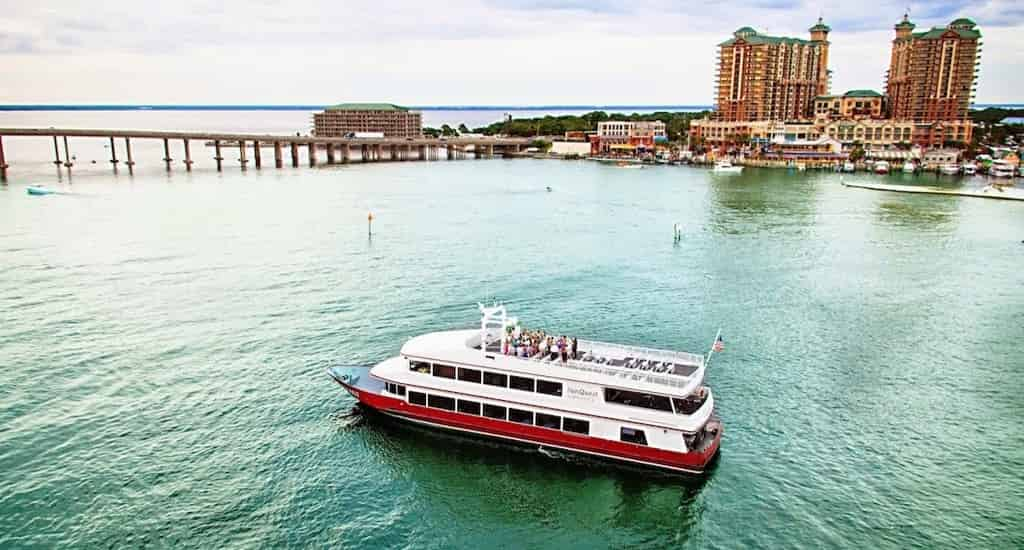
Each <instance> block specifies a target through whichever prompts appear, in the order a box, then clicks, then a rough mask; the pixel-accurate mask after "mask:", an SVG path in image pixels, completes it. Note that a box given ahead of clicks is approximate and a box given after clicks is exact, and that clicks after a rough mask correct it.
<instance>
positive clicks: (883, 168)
mask: <svg viewBox="0 0 1024 550" xmlns="http://www.w3.org/2000/svg"><path fill="white" fill-rule="evenodd" d="M875 173H876V174H888V173H889V163H888V162H886V161H884V160H880V161H878V162H876V163H875Z"/></svg>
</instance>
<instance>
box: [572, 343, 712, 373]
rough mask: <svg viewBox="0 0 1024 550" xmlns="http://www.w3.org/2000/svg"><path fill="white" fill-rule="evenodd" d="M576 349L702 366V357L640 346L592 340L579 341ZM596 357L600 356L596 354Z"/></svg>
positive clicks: (683, 352)
mask: <svg viewBox="0 0 1024 550" xmlns="http://www.w3.org/2000/svg"><path fill="white" fill-rule="evenodd" d="M578 348H579V349H581V350H595V349H605V350H609V351H614V352H616V353H617V354H618V353H622V354H625V355H627V356H632V357H635V358H637V359H658V360H662V361H664V360H665V359H672V360H674V361H677V362H680V363H685V364H687V365H694V366H697V367H700V366H703V365H704V356H703V355H697V354H695V353H687V352H685V351H672V350H664V349H656V348H645V347H640V346H629V345H625V344H610V343H607V342H596V341H594V340H579V342H578ZM596 355H601V354H599V353H596Z"/></svg>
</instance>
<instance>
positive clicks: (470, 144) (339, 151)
mask: <svg viewBox="0 0 1024 550" xmlns="http://www.w3.org/2000/svg"><path fill="white" fill-rule="evenodd" d="M12 137H38V138H52V139H53V153H54V161H53V162H54V164H55V165H57V166H62V165H63V166H64V167H65V168H67V169H68V170H71V168H72V167H73V166H74V162H73V160H72V159H73V155H72V152H71V144H70V143H69V138H76V139H77V138H92V139H103V140H110V164H111V166H113V169H114V170H115V171H116V170H117V166H118V163H119V162H120V161H119V160H118V158H117V147H116V141H115V140H120V139H124V158H125V163H124V164H125V166H127V167H128V171H129V173H131V172H132V171H133V170H134V166H135V164H136V162H135V159H133V158H132V140H140V139H148V140H158V141H162V143H163V154H164V156H163V158H162V159H160V161H161V162H163V163H164V166H165V167H166V169H167V171H168V172H170V171H171V170H172V168H173V166H175V159H174V158H173V157H172V154H171V153H172V148H173V149H174V150H178V149H177V147H176V146H174V147H172V144H177V143H180V144H181V149H180V151H181V155H182V157H183V158H182V159H181V160H180V162H181V163H182V164H183V165H184V168H185V170H186V171H191V170H192V165H193V164H195V162H196V160H195V159H194V158H193V156H192V149H191V145H190V144H191V142H199V143H203V144H206V145H208V146H212V147H213V156H212V157H211V160H213V161H214V163H215V166H216V168H217V171H218V172H219V171H222V170H223V168H224V160H225V158H224V156H223V155H222V147H225V146H227V147H238V153H239V158H238V164H239V168H240V169H241V170H246V169H247V168H248V165H249V162H250V159H249V158H248V152H249V151H251V152H252V163H253V167H254V168H255V169H257V170H259V169H262V168H263V157H262V153H261V152H262V149H263V148H268V149H272V150H273V155H274V168H283V167H284V149H285V147H287V148H288V151H289V153H290V154H291V159H290V160H291V165H292V167H298V165H299V148H300V147H306V148H307V150H308V159H309V165H310V166H316V165H317V164H318V160H317V152H318V150H321V149H323V150H324V151H325V153H326V155H325V156H326V160H327V164H338V163H340V164H348V163H349V162H354V161H355V156H354V153H358V158H359V161H360V162H370V163H372V162H385V161H388V162H404V161H410V160H419V161H427V160H440V159H442V158H444V159H447V160H462V159H469V158H477V159H478V158H491V157H495V156H506V155H511V154H515V153H519V152H520V150H521V149H522V148H524V147H526V146H527V145H528V143H529V141H530V140H529V139H526V138H508V137H466V138H463V137H452V138H431V137H417V138H341V137H318V136H297V135H296V136H293V135H272V134H242V133H219V132H178V131H174V132H169V131H151V130H111V129H71V128H0V180H3V181H6V180H7V170H8V168H9V167H10V165H9V164H8V162H7V159H6V157H5V156H4V147H3V142H4V138H12ZM61 143H62V144H63V146H64V159H63V160H62V159H61V150H60V146H59V145H60V144H61Z"/></svg>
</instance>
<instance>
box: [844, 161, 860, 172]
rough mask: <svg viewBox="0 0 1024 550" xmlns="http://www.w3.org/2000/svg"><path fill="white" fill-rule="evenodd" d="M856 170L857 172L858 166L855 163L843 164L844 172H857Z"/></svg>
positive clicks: (847, 162)
mask: <svg viewBox="0 0 1024 550" xmlns="http://www.w3.org/2000/svg"><path fill="white" fill-rule="evenodd" d="M856 170H857V165H856V164H854V163H852V162H850V161H846V162H844V163H843V172H855V171H856Z"/></svg>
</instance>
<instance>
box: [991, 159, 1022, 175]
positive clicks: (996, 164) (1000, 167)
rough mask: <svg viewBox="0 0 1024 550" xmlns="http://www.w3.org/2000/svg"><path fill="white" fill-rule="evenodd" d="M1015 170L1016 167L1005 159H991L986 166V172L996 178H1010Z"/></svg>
mask: <svg viewBox="0 0 1024 550" xmlns="http://www.w3.org/2000/svg"><path fill="white" fill-rule="evenodd" d="M1016 171H1017V170H1016V167H1014V165H1013V164H1011V163H1009V162H1007V161H1005V160H993V161H992V166H989V167H988V174H989V175H990V176H992V177H996V178H1012V177H1013V176H1014V175H1015V172H1016Z"/></svg>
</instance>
